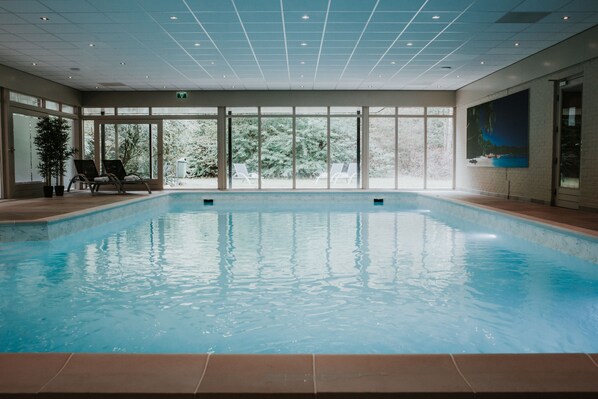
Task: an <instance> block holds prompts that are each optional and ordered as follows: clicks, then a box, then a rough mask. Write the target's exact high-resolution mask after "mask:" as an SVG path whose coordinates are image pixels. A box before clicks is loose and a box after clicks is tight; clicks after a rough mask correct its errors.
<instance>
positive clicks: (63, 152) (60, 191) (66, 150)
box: [52, 118, 77, 196]
mask: <svg viewBox="0 0 598 399" xmlns="http://www.w3.org/2000/svg"><path fill="white" fill-rule="evenodd" d="M53 123H54V127H55V130H54V132H55V135H56V137H55V145H56V148H55V151H56V152H55V155H54V156H55V158H54V161H55V162H54V171H53V173H52V174H53V175H54V177H55V178H56V186H55V187H54V190H55V192H56V195H58V196H62V195H64V174H65V172H66V163H67V162H68V160H69V158H70V157H72V156H73V155H75V154H76V153H77V149H76V148H73V147H69V139H70V137H69V131H68V130H69V125H68V122H67V121H66V120H65V119H62V118H54V120H53Z"/></svg>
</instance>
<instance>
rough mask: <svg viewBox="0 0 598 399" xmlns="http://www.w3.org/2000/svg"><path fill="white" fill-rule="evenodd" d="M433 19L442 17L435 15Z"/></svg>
mask: <svg viewBox="0 0 598 399" xmlns="http://www.w3.org/2000/svg"><path fill="white" fill-rule="evenodd" d="M432 19H440V15H434V16H433V17H432Z"/></svg>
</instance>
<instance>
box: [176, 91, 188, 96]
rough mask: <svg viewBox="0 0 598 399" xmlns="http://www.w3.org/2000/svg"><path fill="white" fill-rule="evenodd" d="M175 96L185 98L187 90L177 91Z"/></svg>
mask: <svg viewBox="0 0 598 399" xmlns="http://www.w3.org/2000/svg"><path fill="white" fill-rule="evenodd" d="M176 98H187V92H186V91H177V92H176Z"/></svg>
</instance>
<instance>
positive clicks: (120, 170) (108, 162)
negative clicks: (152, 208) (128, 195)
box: [102, 159, 152, 194]
mask: <svg viewBox="0 0 598 399" xmlns="http://www.w3.org/2000/svg"><path fill="white" fill-rule="evenodd" d="M102 164H103V165H104V171H105V172H106V174H107V175H108V176H110V177H112V178H114V179H116V181H118V182H119V183H120V185H121V187H122V191H123V193H124V192H125V188H124V186H125V185H127V184H129V185H131V184H137V185H138V184H143V185H144V186H145V188H146V190H147V192H148V193H149V194H151V193H152V190H151V189H150V187H149V184H147V180H145V179H143V178H142V177H141V176H139V175H138V174H135V173H127V171H126V170H125V165H123V163H122V161H121V160H120V159H104V160H103V161H102Z"/></svg>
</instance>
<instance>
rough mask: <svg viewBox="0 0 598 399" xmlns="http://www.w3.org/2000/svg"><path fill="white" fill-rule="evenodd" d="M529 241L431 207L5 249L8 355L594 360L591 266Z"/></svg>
mask: <svg viewBox="0 0 598 399" xmlns="http://www.w3.org/2000/svg"><path fill="white" fill-rule="evenodd" d="M520 246H521V245H519V244H516V243H510V242H509V240H508V238H505V237H500V236H496V235H494V234H492V233H488V232H479V231H468V230H466V229H464V228H455V227H451V226H450V225H448V224H447V223H446V222H445V221H443V220H441V219H438V218H434V217H433V216H432V215H431V214H423V213H419V212H413V213H410V212H404V211H397V212H380V211H378V212H372V213H367V212H332V211H327V212H323V213H317V212H315V211H305V212H284V213H283V212H261V213H260V212H239V213H235V212H220V213H218V212H215V211H214V212H189V213H166V214H164V215H161V216H159V217H156V218H154V219H151V220H149V221H146V222H143V223H138V224H136V225H135V226H132V227H131V228H128V229H124V230H122V231H119V232H114V233H112V234H110V235H108V236H106V237H103V238H99V239H94V240H92V241H89V242H84V243H77V244H76V245H73V246H71V247H60V248H55V247H53V248H46V249H43V248H40V249H39V250H38V251H37V252H36V254H35V255H34V256H32V257H31V258H29V259H23V256H22V255H23V254H22V250H21V249H18V248H13V249H12V250H9V251H7V252H6V254H3V255H4V258H3V259H2V260H0V265H2V266H0V289H1V290H2V291H3V292H9V291H10V292H12V293H13V294H11V295H10V296H6V295H4V296H3V297H2V301H1V302H0V310H1V311H2V315H3V317H2V319H1V320H0V331H1V333H0V334H1V336H0V344H1V345H2V347H1V348H0V349H1V350H3V351H87V352H171V353H183V352H184V353H204V352H215V353H227V352H233V353H312V352H316V353H446V352H450V353H479V352H485V353H491V352H581V351H583V352H596V351H598V336H597V334H598V333H597V331H598V309H597V308H596V306H595V303H597V302H598V288H597V287H598V272H597V271H596V268H595V265H588V264H584V263H583V262H581V263H579V262H577V263H575V264H573V265H572V262H573V260H572V258H568V257H564V256H562V255H559V254H555V253H552V252H550V251H546V250H545V249H542V248H534V247H533V245H530V246H529V247H530V248H528V251H526V252H521V251H520V250H519V247H520ZM513 248H517V250H515V249H513ZM7 265H10V266H7ZM14 265H18V267H15V266H14ZM571 326H576V327H575V328H571ZM539 337H542V339H539ZM544 337H546V338H545V339H544Z"/></svg>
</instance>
